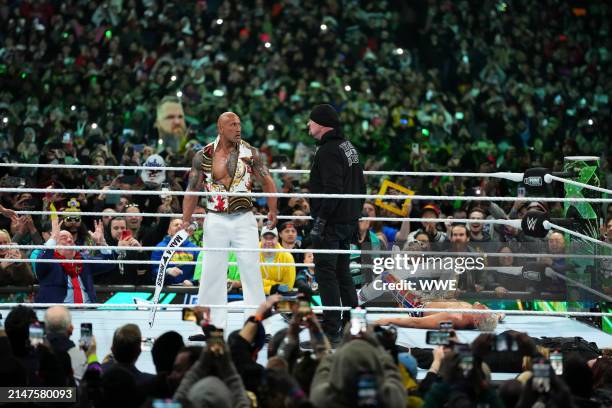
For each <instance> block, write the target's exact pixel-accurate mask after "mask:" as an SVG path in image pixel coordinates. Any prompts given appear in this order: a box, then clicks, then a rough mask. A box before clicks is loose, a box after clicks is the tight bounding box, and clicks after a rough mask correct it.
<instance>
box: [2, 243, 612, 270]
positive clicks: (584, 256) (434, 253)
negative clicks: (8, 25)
mask: <svg viewBox="0 0 612 408" xmlns="http://www.w3.org/2000/svg"><path fill="white" fill-rule="evenodd" d="M501 244H503V243H501ZM181 248H183V249H184V251H186V252H206V251H211V252H290V253H300V254H306V253H313V254H317V253H323V254H356V255H359V254H362V255H401V256H403V255H412V256H417V257H418V256H442V257H452V256H466V257H468V256H470V257H475V256H479V255H484V256H490V257H510V258H512V257H514V258H570V257H572V258H576V259H612V254H611V255H595V254H572V253H563V254H546V253H538V254H532V253H519V252H516V253H514V252H482V251H480V252H452V251H448V252H445V251H401V252H398V251H393V250H383V249H381V250H372V249H369V250H365V249H315V248H293V249H286V248H270V249H262V248H202V247H181ZM0 249H24V250H30V249H43V250H44V249H74V250H88V251H89V250H91V251H101V250H111V251H139V252H140V251H163V250H165V249H168V247H126V246H93V245H70V246H59V245H48V246H47V245H11V244H8V245H0ZM0 259H10V261H11V262H13V261H17V260H18V259H11V258H0ZM23 260H24V261H31V262H38V261H39V260H37V259H30V260H27V259H23ZM85 261H86V260H82V261H79V262H85ZM107 261H109V262H110V261H112V260H107ZM116 261H117V260H114V262H116ZM126 261H127V260H124V261H122V262H126ZM140 262H145V261H140ZM101 263H105V262H101ZM275 265H278V264H275Z"/></svg>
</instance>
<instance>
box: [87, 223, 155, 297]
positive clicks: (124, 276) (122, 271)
mask: <svg viewBox="0 0 612 408" xmlns="http://www.w3.org/2000/svg"><path fill="white" fill-rule="evenodd" d="M109 230H110V234H109V235H110V236H109V237H108V242H109V244H110V245H111V246H119V247H126V248H134V249H136V248H139V247H141V245H140V243H139V242H138V241H137V240H136V238H134V237H133V236H132V235H131V231H130V230H128V229H127V222H126V220H125V218H123V217H113V218H112V219H111V221H110V223H109ZM112 252H113V256H114V257H115V258H116V259H117V261H118V262H117V264H116V267H115V268H114V269H113V270H112V271H111V272H109V273H106V274H104V275H101V276H99V277H97V278H96V283H97V284H115V285H143V284H147V283H149V282H150V276H149V274H148V273H147V270H148V268H147V267H146V265H138V264H130V263H128V264H124V263H123V262H121V261H123V260H128V261H138V260H139V261H144V260H147V259H148V256H147V255H148V254H147V253H146V252H144V251H137V250H132V251H129V250H114V251H112Z"/></svg>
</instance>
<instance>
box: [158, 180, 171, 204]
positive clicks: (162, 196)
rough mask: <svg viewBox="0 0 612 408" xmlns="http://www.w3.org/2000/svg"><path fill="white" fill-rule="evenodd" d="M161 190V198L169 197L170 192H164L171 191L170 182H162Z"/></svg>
mask: <svg viewBox="0 0 612 408" xmlns="http://www.w3.org/2000/svg"><path fill="white" fill-rule="evenodd" d="M161 191H162V194H160V195H159V198H161V199H162V200H165V199H166V198H168V197H169V195H168V194H163V193H164V192H166V191H170V184H168V183H162V184H161Z"/></svg>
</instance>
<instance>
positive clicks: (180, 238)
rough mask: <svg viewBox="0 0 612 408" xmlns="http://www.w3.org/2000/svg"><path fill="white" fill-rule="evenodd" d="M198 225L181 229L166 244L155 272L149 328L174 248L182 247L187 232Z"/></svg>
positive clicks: (155, 311) (187, 234) (193, 224)
mask: <svg viewBox="0 0 612 408" xmlns="http://www.w3.org/2000/svg"><path fill="white" fill-rule="evenodd" d="M197 227H198V224H197V223H196V222H193V223H191V225H190V226H189V227H187V229H186V230H185V229H182V230H180V231H179V232H177V233H176V234H174V236H173V237H172V238H171V239H170V242H168V248H167V249H165V250H164V253H163V255H162V257H161V261H160V263H159V270H158V271H157V277H156V278H155V294H154V295H153V304H152V306H151V312H150V314H149V327H153V323H154V321H155V314H156V313H157V303H158V302H159V296H160V295H161V291H162V289H163V287H164V279H165V277H166V269H167V268H168V264H169V263H170V259H172V255H174V253H175V252H176V248H179V247H180V246H181V245H183V242H185V241H187V238H189V232H190V231H194V230H195V229H197Z"/></svg>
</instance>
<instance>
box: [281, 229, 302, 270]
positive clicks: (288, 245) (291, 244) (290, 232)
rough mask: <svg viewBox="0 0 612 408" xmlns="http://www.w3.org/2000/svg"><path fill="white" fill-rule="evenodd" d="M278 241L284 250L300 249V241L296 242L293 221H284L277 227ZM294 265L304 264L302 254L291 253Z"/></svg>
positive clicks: (295, 230)
mask: <svg viewBox="0 0 612 408" xmlns="http://www.w3.org/2000/svg"><path fill="white" fill-rule="evenodd" d="M278 234H279V236H278V238H279V239H278V241H279V243H280V244H281V246H282V247H283V248H285V249H301V248H302V241H301V240H298V239H297V237H298V235H297V229H296V228H295V224H294V223H293V221H285V222H283V223H282V224H281V225H280V226H279V227H278ZM291 256H293V259H294V260H295V263H304V254H303V253H299V252H292V253H291Z"/></svg>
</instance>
